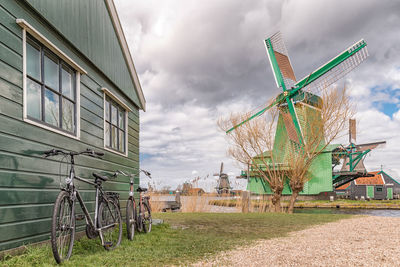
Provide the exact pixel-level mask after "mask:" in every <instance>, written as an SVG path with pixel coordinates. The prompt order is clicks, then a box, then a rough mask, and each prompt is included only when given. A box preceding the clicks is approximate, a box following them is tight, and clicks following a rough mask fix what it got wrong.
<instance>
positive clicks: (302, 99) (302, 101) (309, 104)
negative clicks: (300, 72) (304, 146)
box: [242, 93, 339, 195]
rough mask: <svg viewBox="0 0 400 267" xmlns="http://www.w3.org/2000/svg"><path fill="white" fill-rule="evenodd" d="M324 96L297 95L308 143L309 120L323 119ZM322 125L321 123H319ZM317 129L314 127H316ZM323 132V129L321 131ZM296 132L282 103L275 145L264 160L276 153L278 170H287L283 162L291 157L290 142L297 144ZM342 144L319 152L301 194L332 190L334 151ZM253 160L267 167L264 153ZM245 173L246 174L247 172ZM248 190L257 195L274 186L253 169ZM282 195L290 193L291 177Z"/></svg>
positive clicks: (327, 147) (296, 102)
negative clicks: (321, 106) (322, 102)
mask: <svg viewBox="0 0 400 267" xmlns="http://www.w3.org/2000/svg"><path fill="white" fill-rule="evenodd" d="M321 101H322V99H321V98H320V97H318V96H316V95H314V94H310V93H301V94H299V95H297V96H296V97H295V98H294V108H295V110H296V114H297V116H298V120H299V124H300V126H301V128H302V129H303V131H304V132H303V133H304V140H305V141H306V142H307V138H309V135H311V136H313V135H315V133H314V134H309V132H310V131H311V130H310V129H309V127H315V125H314V126H310V123H311V122H312V121H314V120H316V121H317V120H321V111H320V105H321ZM316 125H319V124H316ZM314 131H315V129H314ZM321 134H322V131H321ZM296 139H297V135H296V132H295V130H294V125H293V122H292V120H291V118H290V114H289V111H288V108H287V105H285V104H283V105H281V106H280V112H279V117H278V122H277V127H276V133H275V139H274V147H273V150H272V153H271V152H270V151H267V152H265V153H264V155H263V158H264V159H265V162H268V161H270V162H271V160H270V159H271V155H272V156H273V158H274V160H275V162H277V163H276V164H277V167H276V168H278V169H280V168H282V169H287V168H288V167H287V166H285V165H284V162H287V161H288V158H289V157H290V142H292V141H294V140H295V142H296V143H298V140H296ZM323 140H324V139H323V138H322V139H321V144H320V145H321V146H322V147H323V146H324V145H325V141H323ZM338 146H339V145H335V144H330V145H327V146H326V148H325V149H324V152H322V153H321V154H319V155H318V156H317V157H316V158H315V159H314V160H313V162H312V164H311V166H310V168H309V175H310V180H309V181H308V182H306V183H305V184H304V187H303V190H302V191H301V192H300V195H318V194H321V193H323V192H332V191H333V186H332V150H333V149H335V148H336V147H338ZM253 161H254V162H255V163H256V164H257V165H259V166H260V165H261V169H262V168H265V165H264V163H263V161H262V160H261V156H257V157H254V158H253ZM242 176H243V177H245V176H247V173H246V172H245V171H244V172H243V173H242ZM247 190H249V191H251V192H252V193H255V194H272V191H271V188H270V187H269V185H268V183H267V182H265V181H264V179H263V178H262V177H261V176H260V175H259V174H258V173H257V172H256V171H252V170H250V175H249V180H248V184H247ZM282 194H283V195H291V194H292V190H291V188H290V186H289V179H287V180H286V183H285V184H284V189H283V191H282Z"/></svg>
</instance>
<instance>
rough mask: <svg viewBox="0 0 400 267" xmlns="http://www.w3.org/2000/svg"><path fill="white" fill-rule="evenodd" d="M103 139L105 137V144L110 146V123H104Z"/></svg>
mask: <svg viewBox="0 0 400 267" xmlns="http://www.w3.org/2000/svg"><path fill="white" fill-rule="evenodd" d="M105 132H106V133H105V139H106V146H110V124H109V123H106V128H105Z"/></svg>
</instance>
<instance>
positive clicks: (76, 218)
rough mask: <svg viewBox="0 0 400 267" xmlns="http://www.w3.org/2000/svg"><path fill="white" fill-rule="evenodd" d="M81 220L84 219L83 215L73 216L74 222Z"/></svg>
mask: <svg viewBox="0 0 400 267" xmlns="http://www.w3.org/2000/svg"><path fill="white" fill-rule="evenodd" d="M83 219H85V215H83V214H77V215H75V220H77V221H82V220H83Z"/></svg>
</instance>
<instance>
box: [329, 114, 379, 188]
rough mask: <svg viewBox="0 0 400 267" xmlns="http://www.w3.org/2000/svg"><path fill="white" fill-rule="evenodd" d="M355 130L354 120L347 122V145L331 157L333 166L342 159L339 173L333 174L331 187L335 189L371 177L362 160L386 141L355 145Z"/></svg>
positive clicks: (337, 149)
mask: <svg viewBox="0 0 400 267" xmlns="http://www.w3.org/2000/svg"><path fill="white" fill-rule="evenodd" d="M356 142H357V130H356V120H355V119H350V120H349V145H348V146H346V147H343V146H341V147H338V148H336V149H335V150H334V151H333V154H332V157H333V159H334V160H333V162H334V164H338V163H339V161H338V160H340V159H343V165H342V168H341V170H340V171H338V172H333V186H334V187H335V188H337V187H339V186H341V185H344V184H346V183H348V182H350V181H352V180H354V179H357V178H358V177H367V176H373V175H369V174H368V172H367V170H366V168H365V166H364V159H365V157H366V156H367V154H368V153H369V152H370V151H371V150H372V149H375V148H378V147H380V146H383V145H385V144H386V141H379V142H373V143H366V144H359V145H357V144H356Z"/></svg>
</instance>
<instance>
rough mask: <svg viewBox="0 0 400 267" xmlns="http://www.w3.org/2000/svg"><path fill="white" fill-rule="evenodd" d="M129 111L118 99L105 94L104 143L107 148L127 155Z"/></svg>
mask: <svg viewBox="0 0 400 267" xmlns="http://www.w3.org/2000/svg"><path fill="white" fill-rule="evenodd" d="M126 120H127V111H126V109H125V108H124V107H122V106H121V105H120V104H119V103H118V102H117V101H115V100H114V99H113V98H111V97H110V96H108V95H106V94H105V99H104V145H105V147H106V148H109V149H112V150H113V151H115V152H120V153H123V154H125V155H126V144H127V130H126Z"/></svg>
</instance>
